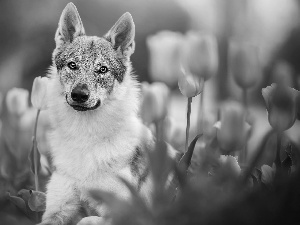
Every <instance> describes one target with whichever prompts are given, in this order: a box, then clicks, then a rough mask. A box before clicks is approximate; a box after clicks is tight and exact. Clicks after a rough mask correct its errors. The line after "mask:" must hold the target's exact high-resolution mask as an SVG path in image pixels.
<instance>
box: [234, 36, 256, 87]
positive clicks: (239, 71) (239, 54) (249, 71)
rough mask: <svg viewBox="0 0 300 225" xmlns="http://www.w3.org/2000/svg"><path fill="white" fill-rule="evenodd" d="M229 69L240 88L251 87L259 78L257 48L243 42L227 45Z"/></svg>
mask: <svg viewBox="0 0 300 225" xmlns="http://www.w3.org/2000/svg"><path fill="white" fill-rule="evenodd" d="M229 67H230V71H231V74H232V75H233V78H234V80H235V82H236V83H237V84H238V85H239V86H240V87H241V88H242V89H248V88H250V87H253V86H254V85H255V84H256V83H257V81H258V80H259V77H260V76H261V71H260V64H259V59H258V48H257V47H256V46H255V45H251V44H249V43H245V42H236V41H235V42H233V41H232V42H231V43H230V45H229Z"/></svg>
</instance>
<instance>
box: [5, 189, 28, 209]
mask: <svg viewBox="0 0 300 225" xmlns="http://www.w3.org/2000/svg"><path fill="white" fill-rule="evenodd" d="M7 198H8V199H9V201H10V202H11V203H13V204H14V205H15V206H16V207H17V208H18V209H20V210H21V211H22V212H23V213H25V214H26V212H27V208H26V203H25V201H24V200H23V199H22V198H20V197H17V196H11V195H10V193H9V192H7Z"/></svg>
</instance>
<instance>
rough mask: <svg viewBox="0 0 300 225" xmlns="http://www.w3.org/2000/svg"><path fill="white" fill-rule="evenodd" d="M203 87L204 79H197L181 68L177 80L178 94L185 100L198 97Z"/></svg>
mask: <svg viewBox="0 0 300 225" xmlns="http://www.w3.org/2000/svg"><path fill="white" fill-rule="evenodd" d="M203 86H204V78H199V77H196V76H193V75H192V74H190V73H187V72H186V71H185V70H184V69H183V68H181V73H180V76H179V78H178V87H179V90H180V92H181V93H182V94H183V95H184V96H185V97H187V98H191V97H195V96H197V95H199V94H200V93H201V92H202V90H203Z"/></svg>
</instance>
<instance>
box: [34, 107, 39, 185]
mask: <svg viewBox="0 0 300 225" xmlns="http://www.w3.org/2000/svg"><path fill="white" fill-rule="evenodd" d="M40 112H41V110H40V109H38V111H37V114H36V119H35V125H34V133H33V154H34V156H33V157H34V162H33V163H34V183H35V190H36V191H38V190H39V177H38V156H37V155H38V152H37V151H38V148H37V141H36V133H37V124H38V119H39V115H40Z"/></svg>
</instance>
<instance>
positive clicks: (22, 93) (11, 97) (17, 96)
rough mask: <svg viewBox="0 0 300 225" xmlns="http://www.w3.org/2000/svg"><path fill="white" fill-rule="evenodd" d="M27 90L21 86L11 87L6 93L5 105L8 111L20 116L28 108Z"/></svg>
mask: <svg viewBox="0 0 300 225" xmlns="http://www.w3.org/2000/svg"><path fill="white" fill-rule="evenodd" d="M28 95H29V93H28V91H27V90H25V89H23V88H12V89H10V90H9V91H8V92H7V95H6V106H7V109H8V111H9V112H10V113H11V114H13V115H17V116H21V115H22V114H23V113H24V112H25V111H26V110H27V109H28Z"/></svg>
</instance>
